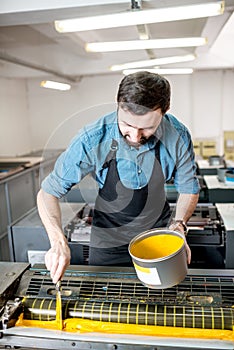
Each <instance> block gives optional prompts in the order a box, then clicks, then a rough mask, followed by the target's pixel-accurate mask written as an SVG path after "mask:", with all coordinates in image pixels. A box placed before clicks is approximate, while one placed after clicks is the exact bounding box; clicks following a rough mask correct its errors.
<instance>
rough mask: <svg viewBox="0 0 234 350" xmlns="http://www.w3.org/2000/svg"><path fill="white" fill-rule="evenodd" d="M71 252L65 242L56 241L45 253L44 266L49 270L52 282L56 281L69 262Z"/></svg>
mask: <svg viewBox="0 0 234 350" xmlns="http://www.w3.org/2000/svg"><path fill="white" fill-rule="evenodd" d="M70 259H71V252H70V249H69V247H68V245H67V244H66V243H65V242H62V243H61V242H58V243H57V242H56V243H55V244H54V245H53V246H52V247H51V248H50V249H49V250H48V252H47V253H46V255H45V264H46V268H47V269H48V270H49V271H50V276H51V278H52V280H53V283H57V282H58V281H59V280H60V279H61V278H62V276H63V274H64V272H65V270H66V268H67V266H68V265H69V264H70Z"/></svg>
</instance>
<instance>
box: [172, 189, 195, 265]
mask: <svg viewBox="0 0 234 350" xmlns="http://www.w3.org/2000/svg"><path fill="white" fill-rule="evenodd" d="M198 198H199V193H198V194H186V193H181V194H180V195H179V198H178V200H177V204H176V212H175V217H174V220H181V221H183V222H185V223H187V221H188V220H189V219H190V217H191V216H192V214H193V212H194V210H195V208H196V205H197V202H198ZM169 229H171V230H179V231H181V232H182V233H183V232H184V229H183V225H181V224H175V223H172V224H171V225H170V226H169ZM186 252H187V260H188V263H189V264H190V262H191V250H190V248H189V246H188V244H187V242H186Z"/></svg>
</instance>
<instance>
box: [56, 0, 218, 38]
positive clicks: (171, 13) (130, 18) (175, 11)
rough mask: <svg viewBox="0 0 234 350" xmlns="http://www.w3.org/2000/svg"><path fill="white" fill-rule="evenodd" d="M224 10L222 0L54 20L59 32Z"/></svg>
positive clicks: (205, 15)
mask: <svg viewBox="0 0 234 350" xmlns="http://www.w3.org/2000/svg"><path fill="white" fill-rule="evenodd" d="M223 12H224V1H216V2H210V3H209V2H208V3H205V4H194V5H185V6H176V7H167V8H158V9H151V10H142V9H139V10H134V11H126V12H122V13H113V14H108V15H101V16H92V17H80V18H74V19H65V20H61V21H55V22H54V24H55V29H56V30H57V31H58V32H59V33H69V32H81V31H86V30H95V29H105V28H116V27H125V26H132V25H139V24H147V23H161V22H170V21H178V20H184V19H189V18H202V17H210V16H217V15H220V14H222V13H223Z"/></svg>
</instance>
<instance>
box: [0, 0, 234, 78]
mask: <svg viewBox="0 0 234 350" xmlns="http://www.w3.org/2000/svg"><path fill="white" fill-rule="evenodd" d="M209 1H211V0H207V1H206V2H209ZM213 1H214V0H213ZM203 2H204V1H202V0H156V1H155V0H152V1H150V0H147V1H142V2H141V7H142V9H150V8H159V7H170V6H177V5H178V6H180V5H183V4H194V3H203ZM130 9H131V1H126V0H115V1H108V0H86V1H85V0H84V1H79V0H53V1H52V0H40V1H31V0H20V1H19V0H1V1H0V76H2V77H16V78H23V77H27V78H28V77H40V78H45V77H48V76H50V77H51V76H53V75H54V76H57V78H58V77H60V78H63V80H67V81H68V80H74V81H75V80H79V79H80V77H81V76H87V75H96V74H113V73H112V72H110V70H109V67H110V66H111V65H113V64H121V63H125V62H131V61H139V60H146V59H149V58H159V57H164V56H175V55H184V54H187V53H196V55H197V58H196V60H195V61H193V62H187V63H180V64H171V65H167V66H164V67H165V68H169V67H192V68H194V69H199V70H201V69H220V68H225V69H226V68H227V69H233V68H234V13H233V11H234V0H226V1H225V12H224V14H223V15H220V16H215V17H210V18H202V19H193V20H183V21H175V22H167V23H157V24H150V25H147V29H148V32H149V35H150V38H151V39H157V38H175V37H189V36H205V37H207V39H208V45H206V46H205V47H200V48H174V49H157V50H138V51H124V52H109V53H100V54H99V53H98V54H97V53H87V52H86V51H85V49H84V44H85V43H86V42H94V41H118V40H135V39H138V38H139V27H137V26H133V27H130V26H129V27H122V28H116V29H103V30H96V31H86V32H80V33H69V34H59V33H57V32H56V30H55V29H54V24H53V21H54V20H58V19H65V18H74V17H84V16H93V15H96V14H105V13H115V12H123V11H128V10H130ZM60 80H61V79H60Z"/></svg>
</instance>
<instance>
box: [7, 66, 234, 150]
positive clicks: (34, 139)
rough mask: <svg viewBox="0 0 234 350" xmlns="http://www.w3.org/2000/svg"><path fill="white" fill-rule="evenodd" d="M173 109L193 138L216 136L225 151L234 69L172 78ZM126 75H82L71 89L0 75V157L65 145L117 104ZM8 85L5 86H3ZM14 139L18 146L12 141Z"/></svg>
mask: <svg viewBox="0 0 234 350" xmlns="http://www.w3.org/2000/svg"><path fill="white" fill-rule="evenodd" d="M167 78H168V80H169V81H170V83H171V86H172V101H171V109H170V112H171V113H173V114H175V116H177V118H178V119H180V120H181V121H183V122H184V123H185V124H186V125H187V126H188V128H189V129H190V131H191V133H192V136H193V138H202V139H204V138H215V139H217V141H218V150H217V152H218V153H219V152H220V154H221V153H222V142H223V141H222V131H223V130H234V122H233V117H232V101H233V91H234V72H232V71H230V70H228V71H225V70H218V71H199V72H195V73H194V74H192V75H184V76H168V77H167ZM121 79H122V75H110V76H97V77H89V78H84V79H83V80H81V81H80V82H79V83H77V84H75V85H74V86H73V87H72V89H71V90H70V91H68V92H58V91H53V90H49V89H43V88H40V87H39V85H38V84H39V81H38V79H30V80H28V81H27V89H26V86H25V81H23V80H22V81H21V80H20V81H17V80H15V81H11V80H5V79H1V81H0V82H1V84H0V86H1V87H0V102H1V107H0V108H1V114H0V120H1V138H0V146H1V147H0V155H6V154H7V155H16V154H23V153H27V152H30V151H33V150H39V149H43V148H59V149H61V148H65V147H66V146H67V144H68V143H69V141H70V139H71V138H72V137H73V136H74V135H75V134H76V133H77V131H78V130H79V129H80V128H81V127H82V126H83V125H85V124H87V123H89V122H91V121H93V120H95V119H96V118H98V117H99V116H101V115H102V114H103V113H106V112H109V111H111V110H113V108H115V97H116V93H117V89H118V84H119V82H120V80H121ZM4 83H5V84H4ZM12 140H14V142H15V144H14V143H13V142H12Z"/></svg>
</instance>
